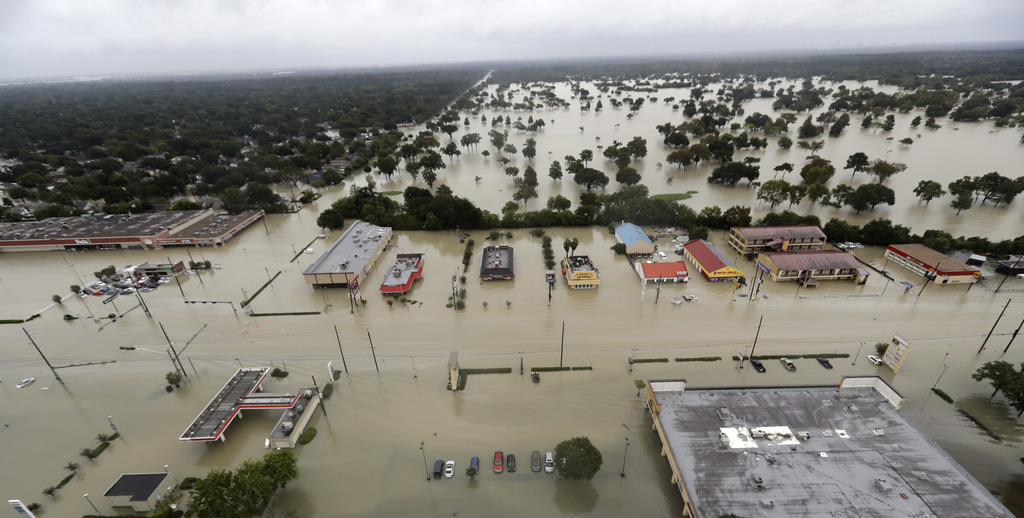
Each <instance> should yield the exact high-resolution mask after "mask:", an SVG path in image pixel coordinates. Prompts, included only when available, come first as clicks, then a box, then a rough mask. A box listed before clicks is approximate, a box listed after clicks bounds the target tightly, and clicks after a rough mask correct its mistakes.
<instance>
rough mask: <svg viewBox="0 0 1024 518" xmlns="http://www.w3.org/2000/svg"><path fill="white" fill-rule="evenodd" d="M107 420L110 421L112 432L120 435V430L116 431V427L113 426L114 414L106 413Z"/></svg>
mask: <svg viewBox="0 0 1024 518" xmlns="http://www.w3.org/2000/svg"><path fill="white" fill-rule="evenodd" d="M107 422H108V423H110V428H111V429H113V430H114V433H116V434H117V435H121V432H119V431H117V427H116V426H114V416H111V415H108V416H107Z"/></svg>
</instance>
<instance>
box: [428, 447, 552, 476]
mask: <svg viewBox="0 0 1024 518" xmlns="http://www.w3.org/2000/svg"><path fill="white" fill-rule="evenodd" d="M469 465H470V467H471V468H473V469H474V470H475V471H476V472H477V473H480V457H473V458H472V459H470V460H469ZM493 466H494V472H495V473H501V472H503V471H507V472H509V473H515V472H516V469H517V465H516V456H515V454H514V453H510V454H508V455H507V456H506V455H505V452H503V451H500V450H499V451H496V452H494V464H493ZM542 467H543V468H544V471H546V472H548V473H554V472H555V458H554V454H553V453H551V452H550V451H549V452H547V453H546V454H545V455H544V460H543V461H542V460H541V455H540V452H539V451H537V450H534V451H533V453H531V454H530V470H532V471H534V472H539V471H540V470H541V468H542ZM432 474H433V476H434V478H441V477H442V476H443V477H444V478H452V477H454V476H455V461H454V460H449V461H443V460H435V461H434V471H433V472H432Z"/></svg>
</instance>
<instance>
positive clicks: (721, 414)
mask: <svg viewBox="0 0 1024 518" xmlns="http://www.w3.org/2000/svg"><path fill="white" fill-rule="evenodd" d="M734 417H735V416H733V415H732V412H730V411H729V407H724V406H723V407H721V408H719V409H718V418H719V419H721V420H722V421H728V420H730V419H733V418H734Z"/></svg>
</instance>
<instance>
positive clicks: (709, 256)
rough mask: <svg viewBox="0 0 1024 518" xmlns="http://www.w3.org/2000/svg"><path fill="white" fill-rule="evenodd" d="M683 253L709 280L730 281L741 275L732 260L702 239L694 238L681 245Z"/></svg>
mask: <svg viewBox="0 0 1024 518" xmlns="http://www.w3.org/2000/svg"><path fill="white" fill-rule="evenodd" d="M683 255H684V256H686V258H687V259H689V260H690V262H691V263H693V265H694V266H696V267H697V271H699V272H700V274H701V275H703V276H704V278H705V279H707V280H709V281H711V282H718V281H731V280H734V279H739V278H740V277H742V276H743V272H742V271H741V270H739V269H738V268H736V266H735V265H734V264H732V261H730V260H728V259H726V257H725V255H723V254H722V252H720V251H719V250H718V249H717V248H715V245H712V244H711V243H708V242H707V241H704V240H703V239H694V240H691V241H688V242H686V244H684V245H683Z"/></svg>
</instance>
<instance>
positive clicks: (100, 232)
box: [0, 210, 260, 242]
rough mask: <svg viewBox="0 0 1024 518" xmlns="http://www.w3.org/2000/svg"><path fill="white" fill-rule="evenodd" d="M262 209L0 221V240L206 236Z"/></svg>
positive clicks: (229, 228)
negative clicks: (235, 212) (239, 211)
mask: <svg viewBox="0 0 1024 518" xmlns="http://www.w3.org/2000/svg"><path fill="white" fill-rule="evenodd" d="M258 212H260V211H251V210H250V211H245V212H243V213H241V214H237V215H229V214H218V213H214V212H213V211H210V210H182V211H170V212H149V213H141V214H84V215H82V216H74V217H70V216H69V217H64V218H47V219H44V220H41V221H23V222H11V223H0V241H5V240H11V241H15V242H16V241H23V240H39V239H54V240H57V239H104V238H118V237H139V238H145V237H150V238H153V239H156V238H157V237H158V236H161V235H163V236H167V237H169V238H185V239H204V238H214V237H220V236H223V235H225V234H228V233H230V232H232V230H233V231H234V232H237V231H238V230H239V229H237V227H238V225H239V224H240V223H242V222H244V221H246V220H247V219H249V218H251V217H252V216H254V215H256V214H257V213H258Z"/></svg>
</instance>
